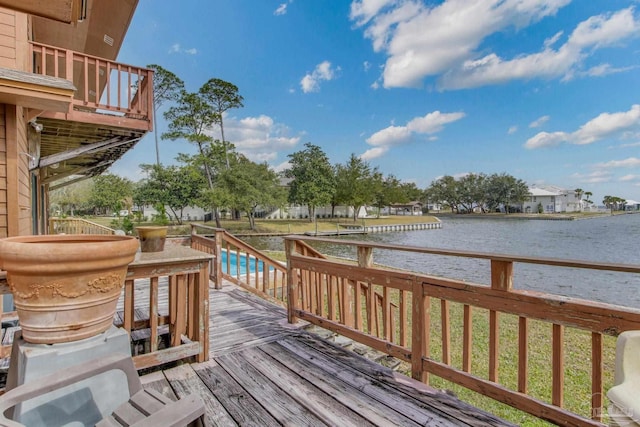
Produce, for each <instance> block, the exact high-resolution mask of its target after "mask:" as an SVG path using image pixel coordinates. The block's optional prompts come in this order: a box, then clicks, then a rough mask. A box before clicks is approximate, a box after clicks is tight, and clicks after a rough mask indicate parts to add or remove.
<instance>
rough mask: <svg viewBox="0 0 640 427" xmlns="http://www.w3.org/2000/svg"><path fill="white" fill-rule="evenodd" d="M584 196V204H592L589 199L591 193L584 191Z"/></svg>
mask: <svg viewBox="0 0 640 427" xmlns="http://www.w3.org/2000/svg"><path fill="white" fill-rule="evenodd" d="M584 195H585V197H586V199H585V202H587V203H592V202H591V200H590V199H591V196H593V193H592V192H591V191H585V192H584Z"/></svg>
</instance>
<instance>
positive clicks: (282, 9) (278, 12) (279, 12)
mask: <svg viewBox="0 0 640 427" xmlns="http://www.w3.org/2000/svg"><path fill="white" fill-rule="evenodd" d="M287 6H289V5H288V4H287V3H282V4H280V6H278V8H277V9H276V10H275V11H274V12H273V14H274V15H276V16H280V15H284V14H286V13H287Z"/></svg>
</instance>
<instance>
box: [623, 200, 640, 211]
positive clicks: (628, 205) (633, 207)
mask: <svg viewBox="0 0 640 427" xmlns="http://www.w3.org/2000/svg"><path fill="white" fill-rule="evenodd" d="M624 209H625V210H626V211H638V210H640V202H638V201H636V200H627V201H626V202H625V204H624Z"/></svg>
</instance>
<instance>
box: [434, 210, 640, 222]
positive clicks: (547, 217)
mask: <svg viewBox="0 0 640 427" xmlns="http://www.w3.org/2000/svg"><path fill="white" fill-rule="evenodd" d="M633 214H640V211H628V212H619V213H613V214H612V213H609V212H607V213H601V214H593V215H575V214H566V213H558V214H517V213H514V214H508V215H507V214H455V213H444V214H440V213H439V214H433V213H429V215H432V216H434V217H436V218H461V219H479V220H504V219H506V220H513V221H517V220H520V221H527V220H530V221H581V220H586V219H597V218H609V217H612V216H621V215H633Z"/></svg>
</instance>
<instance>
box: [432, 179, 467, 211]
mask: <svg viewBox="0 0 640 427" xmlns="http://www.w3.org/2000/svg"><path fill="white" fill-rule="evenodd" d="M428 191H429V194H431V198H432V200H433V201H434V202H437V203H444V204H447V205H449V207H450V208H451V211H452V212H453V211H455V212H457V213H459V210H458V205H459V204H460V195H459V191H458V182H457V181H456V179H455V178H454V177H452V176H450V175H445V176H443V177H442V178H439V179H437V180H435V181H433V182H432V183H431V186H430V187H429V188H428Z"/></svg>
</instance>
